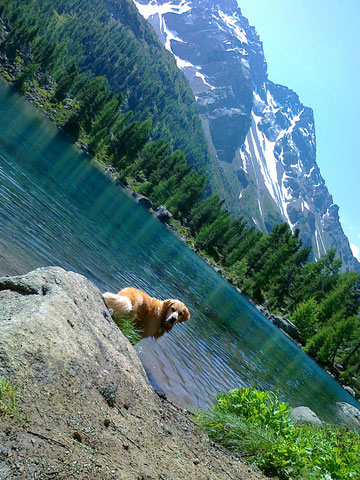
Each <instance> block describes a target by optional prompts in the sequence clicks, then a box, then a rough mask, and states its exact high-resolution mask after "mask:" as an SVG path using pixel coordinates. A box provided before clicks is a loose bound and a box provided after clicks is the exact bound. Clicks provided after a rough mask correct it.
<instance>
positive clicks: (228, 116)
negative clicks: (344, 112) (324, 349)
mask: <svg viewBox="0 0 360 480" xmlns="http://www.w3.org/2000/svg"><path fill="white" fill-rule="evenodd" d="M134 2H135V4H136V6H137V8H138V10H139V12H140V13H141V14H142V15H143V16H144V17H145V18H146V19H148V20H149V22H150V23H151V24H152V26H153V27H154V29H155V30H156V32H157V33H158V35H159V38H160V40H161V41H162V43H163V45H164V46H165V48H167V49H168V50H169V51H171V52H172V53H173V55H174V57H175V59H176V62H177V65H178V67H179V68H180V69H181V70H182V71H183V72H184V74H185V75H186V77H187V79H188V80H189V83H190V86H191V88H192V90H193V93H194V95H195V98H196V101H197V104H198V107H199V111H200V115H201V118H202V121H203V126H204V129H205V132H206V134H207V137H208V142H209V144H210V147H211V148H212V151H213V154H214V157H215V159H216V160H214V164H213V166H212V178H211V184H212V186H213V189H214V190H216V191H218V192H220V193H221V194H222V195H223V196H224V197H225V199H226V202H227V206H228V208H230V209H231V210H232V211H233V212H234V213H235V214H242V215H244V216H245V217H247V218H248V219H249V221H250V222H252V223H254V224H256V225H257V226H258V227H260V228H261V229H262V230H264V231H270V230H271V229H272V227H273V226H274V225H275V224H276V223H279V222H283V221H286V222H288V224H289V225H290V227H291V228H292V229H293V230H294V229H295V228H300V230H301V236H302V239H303V242H304V245H309V246H312V249H313V255H314V258H319V257H320V256H321V255H322V254H323V253H324V252H326V251H327V250H328V249H329V248H331V247H336V248H337V250H338V253H339V255H340V256H341V257H342V258H343V260H344V263H345V266H346V268H350V269H357V270H358V271H360V264H359V262H358V261H357V260H356V259H355V258H354V257H353V255H352V252H351V250H350V246H349V242H348V239H347V238H346V236H345V234H344V232H343V230H342V227H341V224H340V221H339V216H338V206H337V205H335V204H334V202H333V198H332V196H331V194H330V193H329V192H328V189H327V187H326V185H325V182H324V179H323V178H322V176H321V173H320V170H319V167H318V165H317V163H316V136H315V125H314V117H313V112H312V110H311V108H308V107H305V106H304V105H302V104H301V102H300V100H299V97H298V95H297V94H296V93H294V92H293V91H291V90H290V89H288V88H287V87H284V86H282V85H276V84H274V83H273V82H271V81H270V80H269V79H268V77H267V65H266V61H265V57H264V52H263V46H262V42H261V40H260V37H259V35H258V34H257V32H256V31H255V29H254V27H252V26H250V25H249V22H248V20H247V19H246V18H245V17H244V16H243V15H242V13H241V10H240V9H239V8H238V7H237V3H236V1H235V0H218V1H214V0H192V1H191V0H189V1H186V0H170V1H167V2H163V1H161V0H151V1H150V2H149V1H147V0H134Z"/></svg>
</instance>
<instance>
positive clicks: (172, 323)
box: [168, 317, 176, 325]
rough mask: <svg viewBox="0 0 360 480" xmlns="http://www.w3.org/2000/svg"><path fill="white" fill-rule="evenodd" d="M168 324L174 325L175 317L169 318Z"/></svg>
mask: <svg viewBox="0 0 360 480" xmlns="http://www.w3.org/2000/svg"><path fill="white" fill-rule="evenodd" d="M168 322H169V323H171V325H174V323H175V322H176V318H175V317H170V318H169V320H168Z"/></svg>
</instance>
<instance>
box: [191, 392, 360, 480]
mask: <svg viewBox="0 0 360 480" xmlns="http://www.w3.org/2000/svg"><path fill="white" fill-rule="evenodd" d="M289 411H290V408H289V406H288V405H286V404H284V403H282V402H280V401H279V399H278V398H277V396H276V395H275V394H274V393H272V392H260V391H257V390H254V389H251V388H242V389H234V390H231V391H230V392H228V393H226V394H223V395H219V396H218V397H217V401H216V404H215V406H214V407H213V408H212V409H211V410H210V411H207V412H198V413H197V421H198V423H199V424H200V425H201V426H202V428H203V429H204V430H205V431H206V432H207V433H208V435H209V436H210V437H211V438H212V439H213V440H215V441H217V442H219V443H221V444H222V445H224V446H225V447H226V448H228V449H229V450H232V451H235V452H238V453H239V454H240V455H241V456H242V457H244V458H246V459H248V460H249V461H251V462H254V463H256V464H257V465H258V466H259V467H260V468H261V469H262V470H263V471H264V473H265V474H266V475H269V476H276V477H277V478H279V479H280V480H348V479H353V480H355V479H359V478H360V437H359V433H358V432H356V431H355V430H352V429H349V428H345V427H340V426H336V425H322V426H313V425H298V424H294V423H293V422H292V421H291V420H290V418H289Z"/></svg>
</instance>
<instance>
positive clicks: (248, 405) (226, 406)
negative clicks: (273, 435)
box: [214, 388, 290, 430]
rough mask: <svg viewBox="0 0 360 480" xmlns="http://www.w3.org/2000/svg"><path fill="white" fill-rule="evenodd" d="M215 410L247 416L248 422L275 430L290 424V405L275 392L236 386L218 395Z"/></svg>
mask: <svg viewBox="0 0 360 480" xmlns="http://www.w3.org/2000/svg"><path fill="white" fill-rule="evenodd" d="M214 410H215V411H221V412H226V413H231V414H233V415H237V416H242V417H245V418H246V420H247V422H248V423H251V424H255V423H258V424H261V425H264V426H266V427H270V428H272V429H273V430H282V429H283V428H287V427H288V426H289V413H290V407H289V406H288V405H286V404H285V403H283V402H280V400H279V399H278V397H277V396H276V395H275V394H274V393H273V392H260V391H258V390H254V389H252V388H235V389H233V390H230V391H229V392H228V393H225V394H223V395H219V396H218V397H217V404H216V405H215V407H214Z"/></svg>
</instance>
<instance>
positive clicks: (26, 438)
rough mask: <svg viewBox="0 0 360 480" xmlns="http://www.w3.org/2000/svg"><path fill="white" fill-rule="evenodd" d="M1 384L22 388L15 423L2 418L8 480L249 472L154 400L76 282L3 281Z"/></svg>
mask: <svg viewBox="0 0 360 480" xmlns="http://www.w3.org/2000/svg"><path fill="white" fill-rule="evenodd" d="M154 348H156V346H154ZM0 378H1V379H3V378H6V379H7V380H8V381H9V382H11V384H13V385H14V386H15V387H16V389H17V391H18V392H19V400H18V407H19V410H20V411H19V413H18V415H19V418H17V417H15V418H12V419H9V418H8V417H7V412H6V409H4V407H3V406H2V409H1V410H0V478H1V480H3V479H4V480H25V479H35V478H38V479H45V478H50V477H51V478H59V479H60V478H64V479H65V478H68V479H70V478H71V479H73V478H74V479H75V478H76V480H89V479H91V480H105V479H115V478H116V479H119V480H128V479H137V478H148V479H150V478H172V479H173V480H180V479H181V480H182V479H184V478H199V479H200V478H201V479H202V478H204V479H205V478H216V479H219V480H225V479H228V478H230V477H231V478H238V476H237V475H238V473H239V472H240V474H241V476H243V475H242V474H244V475H245V472H246V471H247V467H246V466H242V465H240V464H239V463H238V461H237V460H236V458H235V457H233V456H231V455H229V454H228V453H225V452H222V451H214V449H212V448H211V447H210V446H209V441H208V438H207V437H206V436H205V435H203V434H202V433H201V432H199V431H198V430H197V429H196V427H195V425H194V424H193V422H192V420H191V418H190V417H189V416H188V415H187V414H186V413H185V412H184V411H183V410H181V409H180V408H177V407H175V406H173V405H171V404H168V403H166V402H164V401H163V400H161V399H160V398H159V397H158V396H157V395H156V394H155V393H154V391H153V389H152V388H151V386H150V384H149V382H148V380H147V378H146V374H145V371H144V369H143V367H142V365H141V362H140V360H139V358H138V356H137V354H136V352H135V350H134V348H133V347H132V346H131V345H130V343H129V342H128V341H127V340H126V338H125V337H124V336H123V334H122V333H121V331H120V330H119V329H118V327H117V326H116V325H115V323H114V322H113V320H112V318H111V317H110V314H109V312H108V310H107V308H106V306H105V304H104V302H103V299H102V295H101V292H100V291H99V290H98V289H97V288H96V287H95V286H94V285H93V284H92V283H91V282H90V281H89V280H87V279H86V278H84V277H83V276H81V275H78V274H76V273H73V272H66V271H65V270H63V269H62V268H58V267H48V268H40V269H37V270H35V271H33V272H30V273H29V274H26V275H23V276H16V277H1V278H0ZM169 432H171V435H170V433H169ZM185 437H186V438H185ZM154 448H155V450H154ZM169 452H181V455H180V456H178V457H177V458H176V461H174V455H173V454H171V455H170V454H169ZM194 458H196V459H199V464H200V465H201V472H200V470H196V471H195V470H194V468H195V467H194ZM254 478H259V479H260V478H262V476H260V475H259V476H254Z"/></svg>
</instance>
